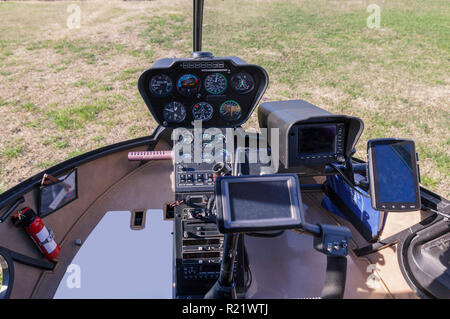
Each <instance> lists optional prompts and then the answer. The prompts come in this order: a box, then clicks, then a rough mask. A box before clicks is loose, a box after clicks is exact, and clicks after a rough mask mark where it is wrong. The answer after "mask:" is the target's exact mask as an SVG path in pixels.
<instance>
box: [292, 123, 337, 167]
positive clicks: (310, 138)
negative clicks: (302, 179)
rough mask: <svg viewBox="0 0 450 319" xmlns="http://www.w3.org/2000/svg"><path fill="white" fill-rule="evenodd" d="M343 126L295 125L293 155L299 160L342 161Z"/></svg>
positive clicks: (322, 124)
mask: <svg viewBox="0 0 450 319" xmlns="http://www.w3.org/2000/svg"><path fill="white" fill-rule="evenodd" d="M344 127H345V126H344V124H343V123H317V124H303V125H296V126H294V129H296V130H297V132H292V133H291V136H295V134H296V137H297V143H296V145H293V148H294V149H295V147H296V149H295V151H294V153H295V154H296V158H297V159H299V160H303V161H305V160H314V159H315V160H322V161H323V160H324V161H325V162H329V161H336V160H337V161H344V154H343V152H344V129H345V128H344Z"/></svg>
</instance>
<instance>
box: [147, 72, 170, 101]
mask: <svg viewBox="0 0 450 319" xmlns="http://www.w3.org/2000/svg"><path fill="white" fill-rule="evenodd" d="M149 86H150V92H152V94H153V95H156V96H166V95H169V94H170V92H172V88H173V82H172V79H171V78H170V77H169V76H167V75H165V74H158V75H155V76H154V77H152V79H151V80H150V85H149Z"/></svg>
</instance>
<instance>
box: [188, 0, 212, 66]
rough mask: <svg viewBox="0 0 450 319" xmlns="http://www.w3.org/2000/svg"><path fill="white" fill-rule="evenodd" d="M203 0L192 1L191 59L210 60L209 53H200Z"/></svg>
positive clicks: (210, 55)
mask: <svg viewBox="0 0 450 319" xmlns="http://www.w3.org/2000/svg"><path fill="white" fill-rule="evenodd" d="M204 3H205V1H204V0H194V6H193V7H194V16H193V30H192V31H193V39H192V40H193V41H192V42H193V43H192V47H193V52H192V55H191V56H192V57H193V58H212V57H213V55H212V53H211V52H202V28H203V6H204Z"/></svg>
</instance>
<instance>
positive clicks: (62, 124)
mask: <svg viewBox="0 0 450 319" xmlns="http://www.w3.org/2000/svg"><path fill="white" fill-rule="evenodd" d="M108 108H109V103H108V101H107V100H98V101H96V102H94V103H92V104H91V103H90V104H83V105H80V106H67V107H63V108H61V109H57V110H52V111H49V112H48V113H47V117H48V119H50V120H51V121H52V122H53V123H54V124H55V125H56V126H57V127H58V128H60V129H62V130H72V129H80V128H83V127H84V126H85V125H86V123H87V122H91V121H93V120H95V119H96V118H97V116H98V115H99V114H100V112H102V111H104V110H107V109H108Z"/></svg>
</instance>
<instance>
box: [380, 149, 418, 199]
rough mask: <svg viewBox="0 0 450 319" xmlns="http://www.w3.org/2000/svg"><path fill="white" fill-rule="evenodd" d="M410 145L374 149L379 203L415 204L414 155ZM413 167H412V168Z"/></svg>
mask: <svg viewBox="0 0 450 319" xmlns="http://www.w3.org/2000/svg"><path fill="white" fill-rule="evenodd" d="M411 147H412V146H411V144H409V143H402V144H385V145H376V147H375V165H376V175H377V176H378V178H377V181H376V183H377V185H376V186H377V189H378V200H379V202H381V203H415V202H416V200H417V197H416V192H415V189H416V183H417V182H416V179H417V178H416V176H415V173H414V170H416V167H415V161H413V156H415V153H414V152H413V151H412V149H411ZM413 165H414V166H413Z"/></svg>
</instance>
